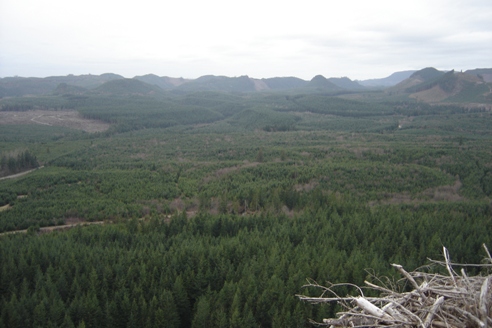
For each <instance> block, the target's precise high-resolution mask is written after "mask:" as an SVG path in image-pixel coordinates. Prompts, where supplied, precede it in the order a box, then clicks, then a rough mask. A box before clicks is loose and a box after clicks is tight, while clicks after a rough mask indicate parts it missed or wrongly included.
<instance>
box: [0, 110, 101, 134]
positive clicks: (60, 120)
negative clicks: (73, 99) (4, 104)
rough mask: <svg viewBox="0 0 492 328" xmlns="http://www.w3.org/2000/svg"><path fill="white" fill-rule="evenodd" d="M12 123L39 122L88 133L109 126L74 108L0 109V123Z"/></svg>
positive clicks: (99, 130)
mask: <svg viewBox="0 0 492 328" xmlns="http://www.w3.org/2000/svg"><path fill="white" fill-rule="evenodd" d="M2 124H3V125H12V124H40V125H47V126H62V127H67V128H71V129H76V130H83V131H86V132H89V133H94V132H103V131H106V130H107V129H108V128H109V124H107V123H104V122H101V121H97V120H89V119H85V118H83V117H81V116H80V114H79V113H78V112H77V111H74V110H60V111H51V110H30V111H26V112H8V111H5V112H4V111H0V125H2Z"/></svg>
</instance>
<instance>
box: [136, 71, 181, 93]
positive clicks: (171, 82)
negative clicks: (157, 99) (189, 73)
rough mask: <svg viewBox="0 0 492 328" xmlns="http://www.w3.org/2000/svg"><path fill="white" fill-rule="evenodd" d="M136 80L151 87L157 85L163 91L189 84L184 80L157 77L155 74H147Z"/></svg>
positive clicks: (137, 77)
mask: <svg viewBox="0 0 492 328" xmlns="http://www.w3.org/2000/svg"><path fill="white" fill-rule="evenodd" d="M134 79H137V80H139V81H142V82H145V83H147V84H150V85H156V86H158V87H159V88H161V89H162V90H169V89H173V88H175V87H177V86H180V85H181V84H183V83H186V82H188V80H185V79H183V78H172V77H167V76H157V75H155V74H147V75H143V76H135V77H134Z"/></svg>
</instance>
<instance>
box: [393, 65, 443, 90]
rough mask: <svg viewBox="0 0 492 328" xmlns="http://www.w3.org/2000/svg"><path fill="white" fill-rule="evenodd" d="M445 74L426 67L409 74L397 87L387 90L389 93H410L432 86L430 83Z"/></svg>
mask: <svg viewBox="0 0 492 328" xmlns="http://www.w3.org/2000/svg"><path fill="white" fill-rule="evenodd" d="M444 74H445V72H442V71H438V70H437V69H435V68H433V67H427V68H424V69H421V70H419V71H416V72H414V73H413V74H411V75H410V76H409V77H408V78H407V79H405V80H403V81H401V82H400V83H398V84H397V85H395V86H393V87H390V88H388V89H387V91H388V92H390V93H412V92H417V91H419V89H420V90H422V89H424V88H427V86H426V85H430V84H432V81H433V80H435V79H437V78H438V77H440V76H442V75H444Z"/></svg>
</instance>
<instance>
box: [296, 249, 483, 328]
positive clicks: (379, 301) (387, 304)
mask: <svg viewBox="0 0 492 328" xmlns="http://www.w3.org/2000/svg"><path fill="white" fill-rule="evenodd" d="M484 249H485V251H486V253H487V256H488V257H489V258H488V259H487V260H489V259H490V252H488V249H487V248H486V247H485V246H484ZM443 250H444V252H443V253H444V261H433V260H431V262H432V263H434V264H439V265H443V266H444V267H445V268H446V270H447V272H448V275H442V274H437V273H436V274H434V273H428V272H424V271H415V272H408V271H406V270H405V269H403V267H402V266H401V265H399V264H393V265H392V266H393V267H395V268H396V269H397V270H398V272H399V273H400V274H401V275H402V276H403V277H404V281H406V282H407V283H409V284H410V285H411V286H412V287H413V288H414V290H412V291H410V292H398V291H397V290H398V289H399V288H398V287H397V286H393V285H392V284H391V283H390V285H391V288H388V287H387V286H384V284H383V283H382V280H380V279H375V281H378V282H379V283H381V285H383V286H379V285H378V284H375V283H373V282H368V281H365V282H364V283H365V285H366V287H365V288H366V289H367V288H368V289H370V290H373V291H375V292H379V293H380V294H381V297H366V296H364V293H363V290H362V288H360V287H356V286H354V285H352V284H330V285H329V287H323V286H319V285H317V284H309V285H307V286H309V287H318V288H320V289H321V290H322V295H321V297H311V296H303V295H298V297H299V298H300V299H301V300H305V301H308V302H311V303H322V302H334V301H337V302H339V304H340V305H341V306H342V307H343V308H344V309H345V312H340V313H338V314H337V316H338V319H336V318H332V319H325V320H324V321H323V323H317V324H319V325H326V326H332V327H352V328H355V327H395V328H396V327H398V328H417V327H418V328H474V327H475V328H492V318H491V316H490V311H491V310H490V309H491V302H492V295H491V294H492V291H491V290H492V275H489V276H485V277H484V276H468V275H467V274H466V272H465V270H464V269H461V275H458V274H457V273H456V272H455V271H454V270H453V266H455V267H456V266H462V267H465V266H478V267H482V268H483V269H485V268H488V267H490V264H484V265H478V264H477V265H471V264H466V265H460V264H457V263H452V262H451V260H450V256H449V253H448V251H447V249H446V248H443ZM490 262H492V260H491V261H490ZM338 286H350V287H355V289H354V291H357V293H358V294H359V296H346V297H340V296H339V295H337V293H336V292H335V290H333V289H334V288H337V287H338ZM326 295H331V296H332V297H325V296H326Z"/></svg>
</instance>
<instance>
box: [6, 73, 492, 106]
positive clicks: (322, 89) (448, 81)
mask: <svg viewBox="0 0 492 328" xmlns="http://www.w3.org/2000/svg"><path fill="white" fill-rule="evenodd" d="M491 81H492V69H490V68H479V69H472V70H468V71H466V72H465V73H461V72H460V73H457V72H454V71H451V72H445V71H440V70H437V69H435V68H433V67H427V68H424V69H421V70H418V71H401V72H395V73H393V74H391V75H390V76H388V77H386V78H383V79H372V80H365V81H352V80H350V79H349V78H348V77H340V78H334V77H330V78H325V77H324V76H322V75H316V76H315V77H313V78H312V79H311V80H310V81H306V80H303V79H300V78H297V77H273V78H263V79H255V78H250V77H249V76H247V75H245V76H239V77H227V76H216V75H205V76H201V77H199V78H197V79H184V78H172V77H167V76H157V75H155V74H147V75H142V76H135V77H134V78H132V79H127V78H124V77H123V76H121V75H118V74H113V73H106V74H101V75H91V74H87V75H79V76H76V75H67V76H51V77H46V78H24V77H6V78H0V97H22V96H28V95H81V94H85V93H89V94H106V95H149V94H158V93H160V92H163V90H167V91H170V92H174V93H178V94H193V93H197V92H219V93H227V92H229V93H251V92H269V91H271V92H273V91H275V92H289V93H329V94H332V95H335V94H344V93H350V94H353V96H354V97H358V96H360V95H358V94H359V93H361V94H362V93H364V92H365V90H367V91H371V90H372V89H374V88H379V89H384V93H382V94H381V97H392V99H393V100H395V99H399V98H401V99H405V98H407V97H410V98H415V99H419V100H421V101H425V102H442V101H453V102H474V103H484V102H486V103H490V102H491V101H492V100H491V99H490V97H492V95H491V94H492V91H491V90H492V89H491V87H490V82H491ZM356 93H357V94H356ZM378 97H379V96H378ZM226 107H227V106H226Z"/></svg>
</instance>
